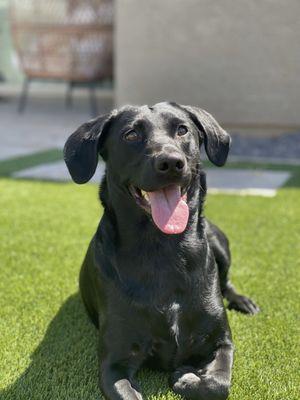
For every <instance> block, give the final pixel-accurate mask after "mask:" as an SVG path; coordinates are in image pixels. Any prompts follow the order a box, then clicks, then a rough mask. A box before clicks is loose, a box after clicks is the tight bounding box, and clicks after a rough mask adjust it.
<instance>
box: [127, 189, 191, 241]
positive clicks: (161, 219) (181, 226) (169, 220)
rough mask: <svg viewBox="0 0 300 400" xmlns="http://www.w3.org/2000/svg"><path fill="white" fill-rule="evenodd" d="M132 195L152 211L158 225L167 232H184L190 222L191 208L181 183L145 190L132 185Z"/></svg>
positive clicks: (142, 206)
mask: <svg viewBox="0 0 300 400" xmlns="http://www.w3.org/2000/svg"><path fill="white" fill-rule="evenodd" d="M129 190H130V193H131V195H132V196H133V197H134V199H135V201H136V203H137V204H138V205H139V206H140V207H141V208H143V209H144V210H145V211H146V212H148V213H151V215H152V218H153V221H154V222H155V224H156V226H157V227H158V228H159V229H160V230H161V231H162V232H164V233H166V234H178V233H182V232H183V231H184V230H185V228H186V226H187V223H188V219H189V208H188V205H187V202H186V194H185V191H184V190H182V188H181V187H180V186H179V185H171V186H167V187H165V188H163V189H159V190H155V191H153V192H145V191H144V190H141V189H139V188H137V187H134V186H130V188H129Z"/></svg>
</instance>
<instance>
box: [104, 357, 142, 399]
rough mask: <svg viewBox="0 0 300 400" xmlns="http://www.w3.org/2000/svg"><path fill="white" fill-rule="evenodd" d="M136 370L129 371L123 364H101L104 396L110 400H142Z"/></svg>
mask: <svg viewBox="0 0 300 400" xmlns="http://www.w3.org/2000/svg"><path fill="white" fill-rule="evenodd" d="M134 373H135V370H132V369H129V367H127V366H125V365H124V364H123V363H117V362H114V363H112V362H110V361H109V360H108V359H107V360H103V361H102V362H101V368H100V374H101V375H100V386H101V389H102V392H103V394H104V395H105V397H106V398H107V399H109V400H125V399H126V400H142V399H143V398H142V395H141V393H140V391H139V388H138V386H137V384H136V383H135V382H134V379H133V376H134Z"/></svg>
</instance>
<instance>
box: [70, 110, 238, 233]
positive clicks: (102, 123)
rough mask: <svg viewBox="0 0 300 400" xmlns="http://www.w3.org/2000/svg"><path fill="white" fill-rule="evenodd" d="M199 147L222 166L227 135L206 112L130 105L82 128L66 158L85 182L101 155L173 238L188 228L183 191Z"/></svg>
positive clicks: (194, 171) (116, 178) (111, 171)
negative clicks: (203, 148) (202, 146)
mask: <svg viewBox="0 0 300 400" xmlns="http://www.w3.org/2000/svg"><path fill="white" fill-rule="evenodd" d="M202 143H204V147H205V150H206V153H207V156H208V158H209V160H210V161H211V162H212V163H214V164H215V165H217V166H222V165H224V164H225V162H226V159H227V155H228V151H229V145H230V136H229V135H228V133H227V132H225V131H224V130H223V129H222V128H221V127H220V125H219V124H218V123H217V121H216V120H215V119H214V118H213V117H212V116H211V115H210V114H208V113H207V112H206V111H204V110H201V109H200V108H196V107H191V106H183V105H178V104H176V103H158V104H156V105H154V106H153V107H148V106H142V107H132V106H128V107H124V108H122V109H121V110H119V111H117V110H114V111H112V112H111V113H109V114H106V115H103V116H100V117H98V118H95V119H94V120H91V121H89V122H87V123H85V124H83V125H82V126H80V127H79V128H78V129H77V130H76V131H75V132H74V133H73V134H72V135H71V136H70V137H69V139H68V140H67V142H66V144H65V148H64V157H65V161H66V164H67V167H68V169H69V172H70V174H71V176H72V178H73V180H74V181H75V182H76V183H86V182H87V181H89V180H90V179H91V178H92V176H93V175H94V173H95V170H96V167H97V163H98V154H100V155H101V156H102V158H103V159H104V161H105V162H106V168H107V173H108V175H109V176H110V177H112V179H113V180H114V182H115V184H117V185H118V186H119V187H120V189H121V190H122V191H123V192H124V194H125V195H127V196H130V198H131V201H133V202H136V204H137V205H138V206H139V207H141V208H142V209H143V210H144V211H145V212H148V213H151V214H152V218H153V220H154V222H155V223H156V225H157V226H158V228H159V229H161V230H162V231H163V232H164V233H168V234H170V233H172V234H175V233H181V232H182V231H184V230H185V228H186V225H187V221H188V216H189V209H188V205H187V202H186V192H187V190H188V187H189V185H190V183H191V181H192V178H193V177H194V176H195V174H197V173H198V170H199V168H198V166H199V163H200V147H201V145H202Z"/></svg>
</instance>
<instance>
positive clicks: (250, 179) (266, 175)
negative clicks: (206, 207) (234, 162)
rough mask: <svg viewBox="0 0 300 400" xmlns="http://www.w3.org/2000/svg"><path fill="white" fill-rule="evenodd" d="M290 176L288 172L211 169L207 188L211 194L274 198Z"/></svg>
mask: <svg viewBox="0 0 300 400" xmlns="http://www.w3.org/2000/svg"><path fill="white" fill-rule="evenodd" d="M290 175H291V174H290V173H289V172H287V171H266V170H246V169H223V170H218V169H210V170H208V173H207V187H208V191H209V192H210V193H218V192H221V193H228V194H231V193H232V194H235V193H236V194H240V195H254V196H266V197H272V196H275V195H276V190H277V189H278V188H279V187H281V186H282V185H283V184H284V183H285V182H286V181H287V180H288V179H289V177H290Z"/></svg>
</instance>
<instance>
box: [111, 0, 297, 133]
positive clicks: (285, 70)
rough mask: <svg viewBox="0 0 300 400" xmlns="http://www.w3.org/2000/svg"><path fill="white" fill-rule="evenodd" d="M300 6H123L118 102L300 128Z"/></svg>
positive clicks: (136, 0)
mask: <svg viewBox="0 0 300 400" xmlns="http://www.w3.org/2000/svg"><path fill="white" fill-rule="evenodd" d="M299 16H300V2H299V0H285V1H284V0H281V1H280V0H261V1H257V0H239V1H236V0H222V1H221V0H116V34H115V55H116V64H115V76H116V103H117V105H121V104H124V103H134V104H143V103H148V104H151V103H155V102H157V101H160V100H164V99H172V100H175V101H178V102H181V103H185V104H194V105H199V106H201V107H202V108H205V109H207V110H209V111H210V112H212V113H213V114H214V115H215V116H216V117H217V119H219V120H220V121H222V122H223V123H225V124H227V125H244V124H245V125H247V124H250V125H261V124H271V125H282V126H291V125H298V126H300V19H299Z"/></svg>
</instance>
